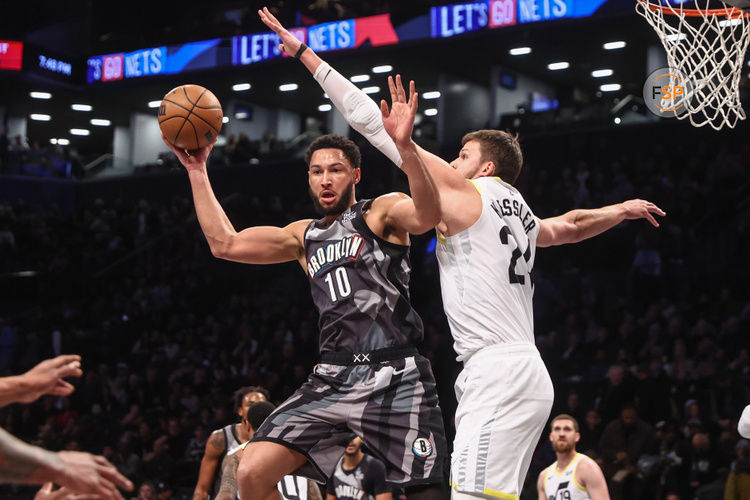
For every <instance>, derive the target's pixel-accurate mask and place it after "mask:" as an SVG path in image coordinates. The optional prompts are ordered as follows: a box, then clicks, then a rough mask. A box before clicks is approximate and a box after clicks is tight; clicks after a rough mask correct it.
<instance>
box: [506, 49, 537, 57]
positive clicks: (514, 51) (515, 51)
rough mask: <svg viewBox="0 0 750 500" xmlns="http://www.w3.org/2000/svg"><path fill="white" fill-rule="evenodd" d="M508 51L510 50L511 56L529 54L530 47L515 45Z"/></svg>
mask: <svg viewBox="0 0 750 500" xmlns="http://www.w3.org/2000/svg"><path fill="white" fill-rule="evenodd" d="M508 52H510V55H512V56H523V55H525V54H531V47H515V48H513V49H510V50H509V51H508Z"/></svg>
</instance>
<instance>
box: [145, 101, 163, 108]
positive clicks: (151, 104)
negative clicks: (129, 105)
mask: <svg viewBox="0 0 750 500" xmlns="http://www.w3.org/2000/svg"><path fill="white" fill-rule="evenodd" d="M159 106H161V101H148V107H149V108H158V107H159Z"/></svg>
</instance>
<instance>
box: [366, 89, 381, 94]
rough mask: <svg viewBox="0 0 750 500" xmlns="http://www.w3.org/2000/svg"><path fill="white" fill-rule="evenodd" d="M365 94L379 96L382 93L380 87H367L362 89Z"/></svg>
mask: <svg viewBox="0 0 750 500" xmlns="http://www.w3.org/2000/svg"><path fill="white" fill-rule="evenodd" d="M362 92H364V93H365V94H377V93H378V92H380V87H365V88H363V89H362Z"/></svg>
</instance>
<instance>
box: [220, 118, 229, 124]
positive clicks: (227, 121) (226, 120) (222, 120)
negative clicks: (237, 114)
mask: <svg viewBox="0 0 750 500" xmlns="http://www.w3.org/2000/svg"><path fill="white" fill-rule="evenodd" d="M221 123H229V117H228V116H225V117H224V118H222V119H221Z"/></svg>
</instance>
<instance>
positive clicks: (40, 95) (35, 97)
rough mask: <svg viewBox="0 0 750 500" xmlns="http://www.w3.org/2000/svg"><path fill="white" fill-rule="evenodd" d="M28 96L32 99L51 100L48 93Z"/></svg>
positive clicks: (36, 93)
mask: <svg viewBox="0 0 750 500" xmlns="http://www.w3.org/2000/svg"><path fill="white" fill-rule="evenodd" d="M29 95H30V96H31V97H33V98H34V99H52V94H50V93H49V92H30V93H29Z"/></svg>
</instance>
